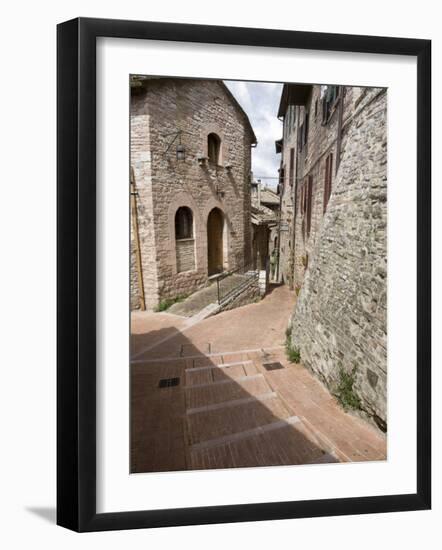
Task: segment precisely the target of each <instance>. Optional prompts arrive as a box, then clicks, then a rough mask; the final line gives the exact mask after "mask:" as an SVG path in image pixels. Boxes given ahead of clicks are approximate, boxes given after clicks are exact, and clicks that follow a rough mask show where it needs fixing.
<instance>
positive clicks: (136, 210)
mask: <svg viewBox="0 0 442 550" xmlns="http://www.w3.org/2000/svg"><path fill="white" fill-rule="evenodd" d="M130 121H131V132H130V134H131V168H132V174H133V184H132V190H131V191H132V193H133V197H134V199H133V201H132V206H133V207H132V221H134V215H135V216H136V223H135V224H134V223H132V227H131V244H132V246H131V308H132V309H136V308H139V307H140V306H141V307H144V306H145V308H146V309H148V310H152V309H154V308H156V307H158V305H159V304H160V303H161V301H163V300H166V299H174V298H176V297H177V296H180V295H188V294H190V293H192V292H194V291H195V290H197V289H198V288H201V287H202V286H204V285H206V284H207V282H208V280H209V277H211V276H214V275H216V274H217V273H220V272H222V271H225V270H231V269H237V268H240V267H241V266H242V265H245V264H249V263H250V260H251V258H250V256H251V231H252V230H251V189H250V174H251V147H252V146H253V145H255V144H256V137H255V135H254V133H253V129H252V127H251V125H250V122H249V120H248V118H247V115H246V114H245V112H244V111H243V110H242V108H241V107H240V105H239V104H238V103H237V101H236V100H235V99H234V97H233V96H232V94H231V93H230V91H229V90H228V88H227V87H226V86H225V85H224V83H223V82H222V81H218V80H194V79H172V78H151V77H143V76H134V77H132V78H131V113H130ZM143 295H144V303H143V299H142V297H143Z"/></svg>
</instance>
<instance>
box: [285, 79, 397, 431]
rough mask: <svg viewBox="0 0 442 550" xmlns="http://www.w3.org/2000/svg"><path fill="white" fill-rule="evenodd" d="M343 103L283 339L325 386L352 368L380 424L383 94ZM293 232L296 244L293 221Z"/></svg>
mask: <svg viewBox="0 0 442 550" xmlns="http://www.w3.org/2000/svg"><path fill="white" fill-rule="evenodd" d="M351 101H352V109H351V114H350V115H349V117H348V120H347V122H346V126H345V133H344V139H343V147H342V156H341V163H340V166H339V170H338V173H337V175H336V177H335V178H334V180H333V185H332V194H331V197H330V200H329V203H328V206H327V210H326V212H325V214H322V204H321V200H322V195H323V187H322V185H321V180H322V181H323V178H321V177H319V176H320V172H321V169H320V168H319V176H318V180H317V181H318V182H319V185H318V187H317V188H316V187H315V193H314V197H315V199H314V200H315V202H314V205H315V206H314V211H315V216H316V217H315V221H314V222H313V220H312V233H311V236H310V240H309V242H308V243H304V245H302V241H301V253H300V254H301V255H302V251H303V250H305V251H308V252H309V263H308V268H307V270H306V273H305V278H304V279H303V282H302V278H301V274H299V273H300V272H301V270H300V269H299V266H297V269H298V275H297V277H298V280H300V281H301V282H302V287H301V291H300V294H299V297H298V301H297V304H296V308H295V311H294V315H293V318H292V333H291V339H292V343H293V345H295V346H297V347H299V348H300V351H301V360H302V362H303V363H304V365H306V366H307V367H309V368H310V369H311V370H313V371H314V372H315V373H316V374H317V375H319V377H320V378H321V379H322V380H323V381H324V382H325V383H326V384H327V385H328V386H329V387H330V388H331V389H332V390H335V389H336V387H337V385H338V383H339V379H340V374H339V373H340V369H344V370H345V371H346V372H347V373H350V372H352V371H353V370H354V385H353V390H354V392H355V393H356V394H357V395H358V397H359V399H360V400H361V408H362V409H363V410H364V411H365V412H366V413H367V414H368V415H369V416H371V417H372V418H373V419H374V420H375V421H376V422H377V424H378V425H380V426H381V427H384V428H385V427H386V424H387V396H386V391H387V333H386V331H387V309H386V308H387V238H386V224H387V202H386V201H387V129H386V111H387V93H386V91H383V90H379V89H368V90H366V91H364V92H362V93H357V99H355V96H353V99H352V100H351ZM311 149H313V147H311ZM296 229H297V233H296V235H297V238H296V247H298V246H299V244H300V238H298V237H299V235H298V234H299V233H300V221H299V219H298V221H297V228H296ZM302 246H304V249H303V248H302ZM303 271H304V268H303V269H302V275H303ZM295 273H296V271H295Z"/></svg>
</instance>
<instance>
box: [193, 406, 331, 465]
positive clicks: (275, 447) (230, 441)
mask: <svg viewBox="0 0 442 550" xmlns="http://www.w3.org/2000/svg"><path fill="white" fill-rule="evenodd" d="M334 461H336V458H335V457H334V456H333V455H331V454H330V453H327V451H325V450H323V449H321V448H320V447H318V446H317V445H316V444H315V443H314V442H312V441H311V440H310V439H309V438H308V437H306V436H305V434H304V433H303V424H302V422H301V421H300V420H299V419H298V417H296V416H292V417H289V418H288V419H286V420H284V421H276V422H273V423H271V424H268V425H266V426H261V428H256V429H251V430H248V431H244V432H242V433H237V434H234V435H233V436H225V437H220V438H217V439H213V440H210V441H205V442H203V443H198V444H196V445H194V446H193V447H191V449H190V463H191V467H192V469H195V470H206V469H212V468H247V467H249V468H250V467H253V466H282V465H295V464H306V463H315V464H316V463H324V462H334Z"/></svg>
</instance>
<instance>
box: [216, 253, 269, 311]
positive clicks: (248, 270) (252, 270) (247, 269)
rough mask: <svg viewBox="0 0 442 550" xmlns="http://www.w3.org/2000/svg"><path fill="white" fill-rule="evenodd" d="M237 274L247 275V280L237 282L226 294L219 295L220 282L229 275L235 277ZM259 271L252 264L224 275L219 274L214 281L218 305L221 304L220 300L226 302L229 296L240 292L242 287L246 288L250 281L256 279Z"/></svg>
mask: <svg viewBox="0 0 442 550" xmlns="http://www.w3.org/2000/svg"><path fill="white" fill-rule="evenodd" d="M237 273H241V274H244V275H247V274H249V275H248V276H247V279H246V280H245V281H241V282H239V283H238V284H237V285H236V286H235V287H234V288H232V289H231V290H229V291H228V292H226V293H225V294H224V295H221V290H220V282H221V281H223V280H224V279H226V278H227V277H230V276H231V275H235V274H237ZM258 275H259V270H258V269H256V268H255V267H253V264H251V263H249V264H245V265H242V266H240V267H237V268H236V269H231V270H229V271H226V272H224V273H221V274H220V276H219V277H217V279H216V286H217V296H218V304H221V301H222V300H226V299H227V298H228V297H229V296H231V295H232V294H234V293H235V292H237V291H238V290H240V289H241V288H242V287H244V288H246V287H247V286H248V283H249V281H251V280H252V279H255V278H258Z"/></svg>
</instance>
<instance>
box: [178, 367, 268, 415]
mask: <svg viewBox="0 0 442 550" xmlns="http://www.w3.org/2000/svg"><path fill="white" fill-rule="evenodd" d="M271 391H272V390H271V388H270V386H269V385H268V383H267V381H266V379H265V377H264V376H263V375H262V374H259V375H255V376H243V377H241V378H236V379H231V380H226V381H220V382H217V383H216V382H210V383H205V384H199V385H194V386H186V392H185V394H186V395H185V398H186V408H187V409H194V408H198V407H206V406H208V405H215V404H217V403H223V402H225V401H233V400H235V399H242V398H245V397H253V396H258V395H262V394H265V393H269V392H271Z"/></svg>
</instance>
